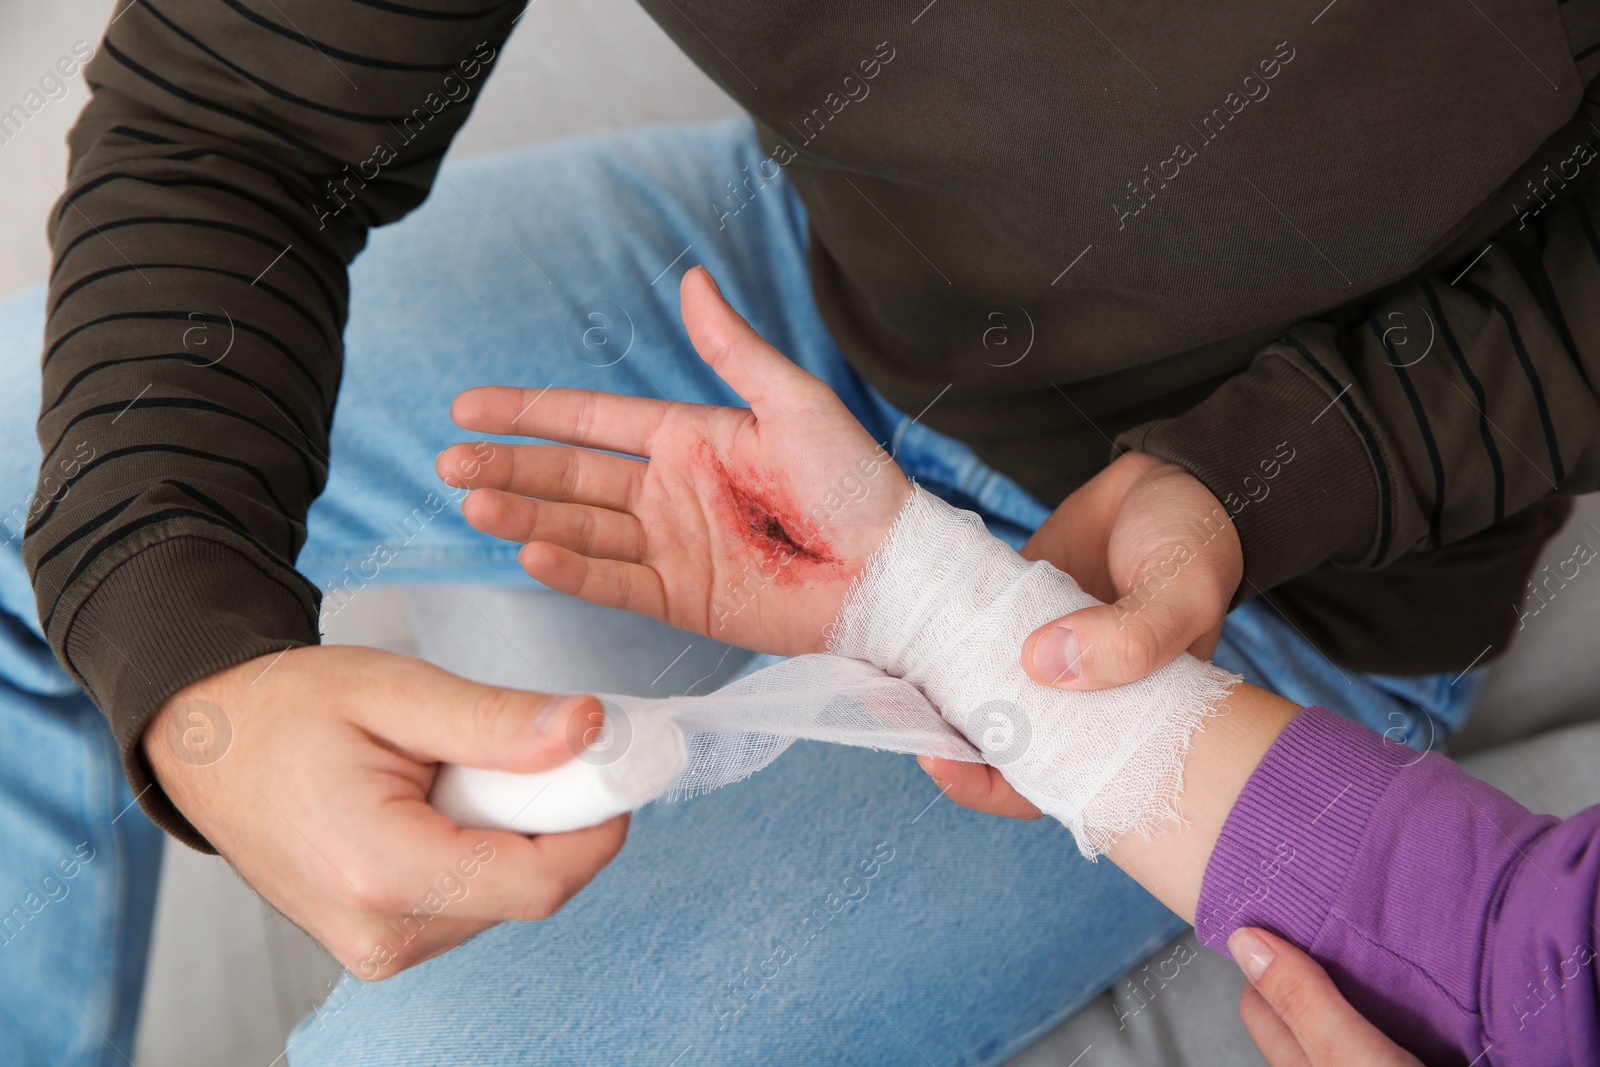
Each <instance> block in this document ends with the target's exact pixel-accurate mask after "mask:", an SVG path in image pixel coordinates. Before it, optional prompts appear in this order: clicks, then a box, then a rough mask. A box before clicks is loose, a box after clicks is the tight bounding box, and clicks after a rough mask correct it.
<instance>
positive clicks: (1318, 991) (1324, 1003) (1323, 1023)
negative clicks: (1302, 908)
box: [1228, 927, 1422, 1067]
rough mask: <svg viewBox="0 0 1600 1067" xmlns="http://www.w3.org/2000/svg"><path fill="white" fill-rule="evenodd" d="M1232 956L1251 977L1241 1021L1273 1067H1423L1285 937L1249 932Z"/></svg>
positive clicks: (1242, 933) (1232, 940)
mask: <svg viewBox="0 0 1600 1067" xmlns="http://www.w3.org/2000/svg"><path fill="white" fill-rule="evenodd" d="M1228 952H1229V953H1230V954H1231V955H1232V956H1233V958H1234V961H1235V962H1236V963H1238V964H1239V966H1240V967H1241V968H1243V969H1244V973H1245V977H1246V978H1248V979H1249V983H1248V984H1247V985H1246V986H1245V987H1244V993H1243V994H1242V995H1241V996H1240V998H1239V1017H1240V1018H1241V1019H1243V1020H1244V1025H1245V1028H1246V1029H1248V1030H1249V1031H1250V1036H1251V1037H1252V1038H1254V1039H1255V1043H1256V1047H1257V1048H1259V1049H1260V1050H1261V1054H1262V1055H1263V1056H1265V1057H1266V1058H1267V1062H1268V1063H1270V1064H1272V1067H1422V1061H1420V1060H1418V1059H1417V1058H1416V1057H1415V1056H1413V1055H1411V1053H1409V1052H1407V1051H1406V1050H1405V1049H1403V1048H1401V1047H1400V1046H1399V1045H1396V1044H1395V1043H1394V1042H1393V1041H1390V1040H1389V1039H1388V1038H1387V1037H1385V1036H1384V1035H1383V1033H1382V1032H1381V1031H1379V1029H1378V1028H1377V1027H1376V1026H1373V1025H1372V1024H1371V1023H1369V1022H1367V1020H1366V1019H1364V1018H1362V1017H1361V1015H1360V1013H1358V1012H1357V1011H1356V1010H1355V1009H1354V1008H1352V1007H1351V1006H1350V1003H1349V1001H1347V1000H1345V999H1344V997H1343V996H1342V995H1340V993H1339V989H1338V987H1337V986H1335V985H1334V984H1333V979H1331V978H1329V977H1328V972H1327V971H1324V970H1323V969H1322V967H1321V965H1319V964H1318V963H1317V961H1316V960H1314V959H1312V958H1311V957H1310V956H1308V955H1306V954H1305V953H1304V952H1302V951H1300V950H1299V949H1298V948H1296V947H1295V946H1294V945H1291V944H1289V942H1287V941H1285V940H1284V939H1283V938H1281V937H1278V936H1277V935H1275V934H1269V933H1267V932H1266V931H1265V930H1255V929H1251V928H1249V927H1246V928H1244V929H1240V930H1235V931H1234V932H1233V936H1232V937H1229V938H1228Z"/></svg>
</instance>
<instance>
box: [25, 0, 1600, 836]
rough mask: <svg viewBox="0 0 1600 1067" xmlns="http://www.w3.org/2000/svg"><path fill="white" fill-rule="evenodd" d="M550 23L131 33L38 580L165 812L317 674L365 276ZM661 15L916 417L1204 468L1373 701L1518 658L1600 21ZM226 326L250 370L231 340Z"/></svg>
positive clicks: (1584, 216) (84, 210)
mask: <svg viewBox="0 0 1600 1067" xmlns="http://www.w3.org/2000/svg"><path fill="white" fill-rule="evenodd" d="M522 7H523V0H508V2H506V3H500V4H495V3H491V2H489V0H404V2H402V0H136V2H134V3H132V4H131V5H123V6H122V7H121V9H120V13H119V14H118V15H117V16H116V17H115V21H114V22H113V24H112V25H111V27H110V29H109V31H108V33H107V36H106V39H105V41H104V42H103V44H102V45H101V47H100V49H99V52H98V54H97V55H96V57H95V58H94V60H93V61H92V62H91V63H90V64H89V66H88V69H87V78H88V80H89V82H90V84H91V86H92V88H93V98H92V100H91V101H90V102H89V104H88V106H87V108H86V109H85V111H84V113H83V116H82V117H81V118H80V120H79V121H78V124H77V126H76V127H75V129H74V130H73V132H72V135H71V149H72V164H71V173H70V177H69V184H68V186H67V189H66V196H65V198H64V199H63V201H62V202H61V203H60V204H59V205H58V206H57V207H56V209H55V211H54V213H53V215H52V216H51V218H50V237H51V240H52V242H53V246H54V254H55V255H54V270H53V273H52V275H51V282H50V290H49V321H48V326H47V328H46V336H45V338H44V356H43V358H44V396H43V403H42V411H41V415H40V419H39V428H38V429H39V437H40V440H41V441H42V442H43V445H44V453H45V458H44V467H43V470H42V472H41V481H40V484H39V489H38V493H37V494H36V497H35V500H34V506H33V508H32V517H31V522H30V525H29V532H28V537H27V542H26V559H27V563H28V565H29V567H30V569H31V572H32V574H33V578H34V583H35V588H36V590H37V594H38V606H39V617H40V619H41V620H42V622H43V625H44V627H45V630H46V633H47V634H48V636H49V640H50V642H51V645H52V646H53V648H54V649H55V652H56V654H57V655H58V656H59V657H60V659H61V661H62V662H63V663H64V664H65V665H66V666H67V669H68V670H70V671H71V672H72V675H73V677H74V678H76V679H77V680H78V681H79V682H80V683H81V684H82V685H83V687H84V689H85V690H86V691H87V692H88V693H89V695H90V696H91V697H92V698H93V699H94V700H95V701H96V702H97V703H98V704H99V706H100V707H101V708H103V709H104V710H105V711H106V713H107V714H108V715H109V716H110V717H111V721H112V723H113V724H114V727H115V731H116V735H117V739H118V741H119V742H120V744H121V746H122V750H123V753H124V762H125V765H126V769H127V771H128V774H129V776H130V779H131V781H132V782H133V785H134V789H135V791H136V792H138V791H140V790H143V789H144V788H145V786H146V785H147V784H148V783H149V777H148V771H147V769H146V768H145V767H144V766H142V764H141V761H140V757H139V755H138V750H137V744H136V741H137V738H138V736H139V733H140V731H141V729H142V728H143V726H144V724H145V723H146V721H147V720H148V719H149V717H150V715H151V714H152V713H153V712H154V711H155V709H156V708H157V707H158V706H159V705H160V703H161V702H162V701H163V700H164V699H165V698H166V697H167V696H169V695H170V694H171V693H173V692H174V691H175V690H177V689H178V688H180V687H181V686H183V685H185V684H186V683H188V682H191V681H194V680H195V679H198V678H201V677H203V676H205V675H207V674H210V673H212V672H214V671H216V670H219V669H221V668H224V667H227V666H230V665H232V664H235V663H238V662H240V661H242V660H244V659H246V658H249V657H252V656H256V655H261V654H264V653H269V652H273V651H277V650H279V649H283V648H286V647H291V646H296V645H303V644H311V643H315V642H316V641H317V640H318V628H317V609H318V593H317V590H316V589H315V588H313V586H312V585H311V584H310V583H309V582H307V581H306V580H305V579H304V578H303V577H301V576H300V575H299V574H298V573H297V572H296V571H295V569H294V561H295V557H296V554H297V553H298V551H299V549H300V547H301V545H302V544H303V543H304V540H305V533H306V526H305V520H306V514H307V509H308V508H309V506H310V504H311V502H312V500H313V499H314V498H315V497H316V496H317V494H318V493H319V492H320V491H321V490H322V488H323V484H324V482H325V480H326V478H327V460H326V458H325V456H326V453H327V446H328V428H329V424H330V420H331V418H332V416H333V410H334V401H335V397H336V394H337V392H338V386H339V376H340V365H341V343H340V335H341V332H342V330H343V327H344V323H345V315H346V309H347V304H348V291H347V280H346V271H345V268H346V265H347V264H348V263H349V262H350V261H351V260H352V259H353V258H354V257H355V256H356V254H357V253H359V252H360V250H361V248H362V245H363V243H364V241H365V239H366V234H367V230H368V229H369V228H370V227H372V226H376V225H380V224H383V223H388V222H393V221H394V220H396V219H398V218H400V217H402V216H403V215H404V214H405V213H406V212H407V211H409V210H410V209H412V208H414V207H415V206H416V205H417V204H418V203H420V202H421V201H422V200H423V198H424V197H426V196H427V195H428V190H429V187H430V185H431V183H432V181H433V178H434V175H435V172H436V171H437V169H438V166H439V162H440V159H441V158H442V156H443V155H444V152H445V149H446V148H447V146H448V145H449V143H450V139H451V137H452V135H454V133H455V132H456V130H457V129H458V128H459V127H460V125H461V123H462V122H463V121H464V120H465V118H466V117H467V113H468V110H469V109H470V106H471V103H472V101H473V100H475V99H476V97H477V89H478V88H479V87H480V86H481V84H482V82H483V80H484V79H486V78H488V77H491V76H492V74H493V70H494V67H495V66H496V64H497V63H498V62H500V56H499V50H500V48H501V45H502V42H503V41H504V39H505V36H506V34H507V33H508V32H510V30H511V27H512V23H513V21H514V20H515V19H516V18H517V16H518V14H519V13H520V11H521V10H522ZM645 7H646V8H647V9H648V10H649V11H650V13H651V14H652V15H653V16H654V17H655V18H656V20H657V21H658V22H659V23H660V24H661V26H662V27H663V28H664V29H665V30H666V32H667V33H668V34H670V35H671V36H672V38H673V39H674V40H675V41H676V42H677V43H678V44H679V45H680V46H681V47H682V48H683V49H684V50H685V51H686V52H687V53H689V55H690V56H692V57H693V58H694V59H695V61H696V62H698V63H699V64H700V65H701V66H702V67H703V68H704V69H705V70H706V72H707V73H708V74H710V76H711V77H713V78H714V79H716V81H717V82H718V84H720V85H721V86H722V87H723V88H724V89H726V90H727V91H728V92H729V93H730V94H731V95H732V96H733V97H734V98H735V99H737V100H738V101H739V102H740V103H741V104H742V105H743V106H744V107H745V108H747V109H748V110H749V112H750V113H751V115H752V116H753V117H754V119H755V121H756V125H757V132H758V134H759V137H760V140H761V146H762V148H763V150H764V151H766V152H768V153H769V156H770V158H769V159H768V160H767V161H766V162H764V163H763V164H762V165H761V166H760V167H758V168H757V170H758V171H759V172H760V173H758V174H752V175H749V176H739V177H740V180H739V181H736V182H734V183H733V184H732V185H731V186H729V187H725V188H719V189H707V190H706V211H707V213H708V219H716V218H720V217H722V216H724V215H727V214H731V213H734V212H736V211H737V210H739V209H740V208H741V206H742V204H743V203H744V201H745V200H746V199H747V198H748V196H750V195H752V192H753V190H755V189H756V188H757V185H758V183H760V182H761V181H764V180H770V179H771V178H772V176H774V175H776V174H778V173H779V172H780V171H781V172H782V173H784V174H786V175H787V176H788V179H789V180H790V181H792V182H793V183H794V184H795V186H796V187H797V188H798V190H799V191H800V194H801V196H802V197H803V199H804V201H805V204H806V207H807V210H808V213H809V218H810V225H811V243H810V250H811V251H810V255H811V274H812V285H813V288H814V291H815V295H816V300H817V304H818V306H819V307H820V309H821V312H822V315H823V317H824V319H825V321H826V323H827V325H828V327H829V329H830V330H831V331H832V333H833V336H834V338H835V339H836V340H837V342H838V343H839V345H840V346H841V348H842V349H843V351H844V352H845V354H846V355H847V357H848V358H849V360H850V362H851V363H852V365H853V366H855V367H856V368H857V369H858V370H859V371H860V373H861V374H862V375H864V376H865V377H866V378H867V379H868V380H869V381H871V382H872V383H873V384H874V385H876V386H877V387H878V388H879V389H881V390H882V391H883V392H884V393H885V394H886V395H887V396H888V397H889V399H891V400H892V401H893V402H894V403H896V404H897V405H899V406H900V407H901V408H902V409H904V410H906V411H908V412H919V411H923V410H924V409H926V411H925V413H924V414H923V416H922V417H923V419H924V420H925V421H926V422H928V423H929V424H930V425H932V426H934V427H936V428H938V429H940V430H943V431H945V432H947V433H949V434H952V435H954V436H955V437H957V438H960V439H962V440H965V441H967V442H970V443H971V444H972V445H973V446H974V447H975V448H976V449H977V450H978V452H979V453H980V454H981V455H982V456H983V458H984V459H986V460H988V461H989V462H990V463H992V464H993V465H994V466H996V467H997V468H999V469H1000V470H1002V471H1004V472H1006V473H1009V474H1011V475H1013V476H1014V477H1016V478H1017V479H1019V480H1020V481H1021V482H1022V484H1023V485H1025V486H1027V487H1028V488H1029V489H1030V490H1032V491H1033V492H1034V493H1035V494H1036V495H1037V496H1038V497H1039V498H1040V499H1041V500H1043V501H1045V502H1047V503H1050V504H1054V503H1056V502H1058V501H1059V500H1060V499H1061V498H1062V497H1063V496H1065V495H1066V494H1067V493H1068V492H1070V491H1071V490H1072V489H1073V488H1074V487H1075V486H1077V485H1079V484H1081V483H1082V482H1083V481H1084V480H1085V479H1086V478H1087V477H1089V476H1090V475H1091V474H1093V473H1094V472H1095V471H1096V470H1097V469H1099V468H1100V467H1102V466H1104V464H1105V463H1106V462H1107V460H1108V458H1109V457H1110V456H1111V455H1112V453H1113V450H1114V449H1120V448H1142V449H1145V450H1147V451H1150V452H1154V453H1156V454H1158V455H1161V456H1165V457H1167V458H1170V459H1172V460H1175V461H1177V462H1179V463H1182V464H1184V465H1185V466H1187V467H1188V468H1189V469H1190V470H1192V471H1193V472H1194V473H1195V474H1196V475H1197V476H1198V477H1199V478H1200V479H1201V480H1202V481H1203V482H1204V483H1205V484H1206V485H1207V486H1208V487H1210V488H1211V490H1212V491H1213V492H1214V493H1215V494H1216V496H1217V498H1218V499H1219V500H1220V501H1222V502H1223V504H1224V506H1225V507H1226V508H1227V510H1228V511H1229V512H1230V513H1231V514H1232V517H1233V521H1234V523H1235V524H1236V525H1237V527H1238V530H1239V534H1240V537H1241V539H1242V541H1243V545H1244V554H1245V564H1246V574H1245V582H1244V584H1243V586H1242V587H1241V590H1240V594H1241V596H1254V595H1265V596H1267V597H1268V599H1269V600H1270V601H1271V603H1272V604H1273V605H1274V606H1275V607H1277V608H1278V610H1279V611H1281V612H1282V613H1283V614H1284V615H1285V616H1287V617H1288V618H1289V619H1290V621H1291V622H1293V623H1294V625H1296V626H1297V627H1298V628H1299V629H1300V630H1301V631H1302V632H1304V633H1305V634H1306V635H1307V636H1308V637H1309V638H1310V639H1311V640H1313V641H1314V642H1315V643H1316V644H1317V645H1318V646H1319V647H1320V648H1322V649H1323V651H1325V652H1326V653H1327V654H1328V655H1329V656H1330V657H1331V658H1332V659H1334V660H1335V661H1336V662H1338V663H1340V664H1344V665H1346V666H1349V667H1352V668H1365V669H1372V670H1380V671H1388V672H1404V671H1439V670H1459V669H1462V668H1464V667H1466V666H1467V665H1468V664H1469V663H1471V662H1474V661H1475V660H1477V661H1480V662H1486V661H1487V660H1488V659H1491V658H1493V656H1495V655H1497V654H1498V653H1499V652H1500V651H1501V650H1502V649H1504V647H1505V646H1506V644H1507V643H1508V641H1509V640H1510V638H1511V635H1512V633H1513V632H1514V630H1515V628H1516V624H1517V611H1516V609H1515V607H1514V604H1515V603H1516V602H1517V601H1518V600H1519V599H1520V597H1521V595H1522V593H1523V591H1524V589H1525V587H1526V583H1527V581H1528V579H1529V570H1530V567H1531V564H1532V561H1533V559H1534V557H1535V554H1536V553H1537V551H1538V549H1539V546H1540V545H1541V543H1542V542H1543V540H1544V539H1545V538H1547V537H1548V536H1549V534H1550V533H1551V531H1552V530H1553V529H1554V525H1555V523H1556V522H1558V521H1559V518H1560V515H1561V513H1562V505H1561V504H1560V503H1558V499H1559V498H1560V497H1562V496H1563V495H1570V494H1573V493H1577V492H1584V491H1588V490H1593V489H1595V488H1596V487H1597V485H1600V399H1597V396H1596V390H1595V383H1596V382H1600V259H1597V250H1600V237H1597V225H1600V197H1597V194H1596V191H1595V190H1596V186H1595V183H1594V175H1595V173H1596V172H1597V171H1600V127H1597V125H1596V124H1595V121H1594V120H1595V116H1596V113H1597V109H1596V108H1595V107H1592V106H1590V105H1589V104H1588V103H1586V102H1585V100H1584V97H1583V93H1584V89H1585V86H1587V85H1589V82H1590V79H1591V78H1593V77H1594V76H1595V74H1596V72H1597V71H1600V2H1596V0H1570V2H1567V3H1557V2H1555V0H1474V2H1471V3H1461V4H1443V5H1439V4H1427V5H1423V4H1379V3H1373V2H1371V0H1335V2H1333V3H1328V2H1327V0H1307V2H1304V3H1302V2H1298V0H1297V2H1293V3H1285V2H1283V0H1273V2H1265V0H1219V2H1217V3H1209V4H1189V5H1175V4H1167V3H1155V2H1151V0H1142V2H1138V0H1124V2H1122V3H1109V2H1106V0H1068V2H1066V3H1044V2H1040V0H997V2H989V3H973V2H971V0H934V2H932V3H929V2H928V0H906V2H903V3H902V2H896V3H889V4H862V3H854V2H839V0H813V2H810V3H804V4H798V3H783V2H777V0H773V2H768V3H737V2H728V0H645ZM529 106H538V101H529ZM530 195H532V196H534V197H535V198H537V195H538V193H537V190H530ZM269 265H270V266H271V270H270V272H269V273H266V274H265V275H264V276H263V269H264V268H267V267H268V266H269ZM224 308H226V309H227V311H226V314H227V318H228V319H229V320H231V322H232V324H233V332H234V337H235V340H234V345H233V348H232V350H231V352H230V353H229V355H228V358H227V359H226V360H225V361H221V362H217V361H215V360H214V359H213V358H211V357H210V356H209V355H208V354H207V351H206V350H205V349H204V348H197V347H196V346H195V345H193V344H191V343H189V342H190V341H191V340H192V339H193V336H194V335H193V333H192V331H194V330H195V329H196V328H201V329H202V330H203V329H204V328H205V327H206V326H207V325H208V324H214V325H216V326H217V327H218V331H217V336H221V327H222V324H223V322H224V319H223V312H222V310H221V309H224ZM438 400H439V403H440V404H445V403H447V402H448V400H449V398H448V397H444V396H441V397H439V398H438ZM65 488H70V492H64V491H63V489H65ZM1480 657H1481V659H1480ZM142 796H143V800H144V803H145V805H146V808H147V810H149V811H150V812H151V813H152V815H153V816H154V817H155V818H156V820H157V821H158V822H160V823H161V824H162V825H164V826H166V827H167V828H168V829H170V830H173V831H174V832H176V833H178V834H180V835H181V836H183V837H184V838H185V840H188V841H190V842H191V843H194V844H198V845H203V842H201V841H200V840H199V838H198V836H197V835H196V834H195V833H194V832H193V830H192V828H189V827H188V826H187V824H186V823H185V822H184V821H183V820H182V818H181V816H179V815H178V814H177V812H176V811H175V810H173V809H172V808H171V806H170V804H169V803H168V802H167V801H166V799H165V798H164V797H162V796H161V791H160V790H159V788H156V789H151V790H150V791H149V792H148V793H144V794H142Z"/></svg>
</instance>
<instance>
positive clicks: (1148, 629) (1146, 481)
mask: <svg viewBox="0 0 1600 1067" xmlns="http://www.w3.org/2000/svg"><path fill="white" fill-rule="evenodd" d="M1022 554H1023V555H1024V556H1026V557H1027V558H1028V559H1042V560H1048V561H1049V562H1050V563H1052V564H1054V565H1055V566H1057V567H1059V568H1061V569H1062V570H1064V571H1066V572H1067V573H1068V574H1070V575H1072V577H1073V578H1075V579H1077V582H1078V584H1079V585H1081V586H1082V587H1083V588H1084V591H1085V592H1087V593H1089V594H1090V595H1091V596H1094V597H1096V598H1097V599H1099V600H1103V601H1105V604H1104V605H1101V606H1097V607H1092V608H1083V609H1082V610H1079V611H1075V612H1073V613H1072V614H1070V615H1067V616H1065V617H1063V618H1060V619H1057V620H1056V621H1055V622H1052V623H1049V624H1047V625H1045V626H1041V627H1040V628H1039V629H1037V630H1035V631H1034V632H1033V633H1032V634H1031V635H1030V636H1029V637H1028V639H1027V641H1025V642H1024V643H1023V647H1022V662H1023V666H1024V668H1025V669H1026V670H1027V671H1028V674H1029V675H1030V676H1031V677H1032V678H1033V679H1034V680H1035V681H1038V682H1043V683H1044V684H1046V685H1054V686H1059V687H1061V688H1066V689H1104V688H1106V687H1108V686H1113V685H1123V684H1125V683H1127V682H1133V681H1137V680H1138V679H1140V678H1143V677H1144V676H1145V675H1147V674H1150V673H1151V672H1152V671H1155V670H1157V669H1158V668H1160V667H1163V666H1165V665H1166V664H1167V663H1170V662H1171V661H1172V660H1173V659H1174V658H1175V657H1177V655H1178V654H1179V653H1180V652H1183V651H1184V650H1186V649H1187V650H1189V651H1191V652H1193V653H1194V654H1195V655H1197V656H1201V657H1202V658H1205V657H1209V656H1210V655H1211V653H1212V652H1213V651H1214V650H1215V648H1216V644H1217V638H1218V637H1219V636H1220V635H1221V633H1222V620H1223V616H1225V615H1226V614H1227V613H1228V604H1229V603H1230V602H1231V601H1232V599H1233V595H1234V593H1235V591H1236V590H1237V589H1238V587H1239V581H1240V579H1241V578H1242V577H1243V575H1244V556H1243V554H1242V552H1241V550H1240V547H1239V535H1238V532H1237V531H1236V530H1235V529H1234V526H1233V520H1232V519H1231V518H1229V516H1228V513H1227V511H1226V510H1225V509H1224V508H1223V507H1222V505H1221V504H1220V503H1218V501H1217V498H1216V497H1214V496H1212V495H1211V491H1210V490H1209V489H1207V488H1206V487H1205V486H1204V485H1202V484H1201V483H1200V481H1199V480H1198V479H1196V478H1195V477H1194V475H1192V474H1190V473H1189V472H1188V471H1186V470H1185V469H1183V468H1182V467H1179V466H1177V465H1176V464H1173V463H1168V462H1166V461H1165V460H1161V459H1157V458H1156V457H1155V456H1151V455H1147V454H1146V453H1143V452H1129V453H1126V454H1124V455H1122V456H1120V457H1118V458H1117V459H1116V460H1115V461H1114V462H1112V463H1111V465H1110V466H1108V467H1107V468H1106V469H1105V470H1103V471H1101V472H1100V473H1099V474H1097V475H1095V477H1094V478H1092V479H1090V480H1089V481H1088V482H1086V483H1085V484H1084V485H1083V486H1082V488H1080V489H1078V490H1077V491H1076V492H1075V493H1073V494H1072V495H1071V496H1069V497H1067V499H1066V500H1065V501H1063V502H1062V504H1061V506H1060V507H1058V508H1056V510H1055V511H1054V512H1053V513H1052V514H1051V516H1050V517H1049V518H1048V519H1046V520H1045V521H1044V524H1043V525H1042V526H1040V527H1039V529H1038V531H1036V532H1035V533H1034V535H1033V536H1032V537H1031V538H1029V539H1028V543H1027V544H1025V545H1023V546H1022Z"/></svg>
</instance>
